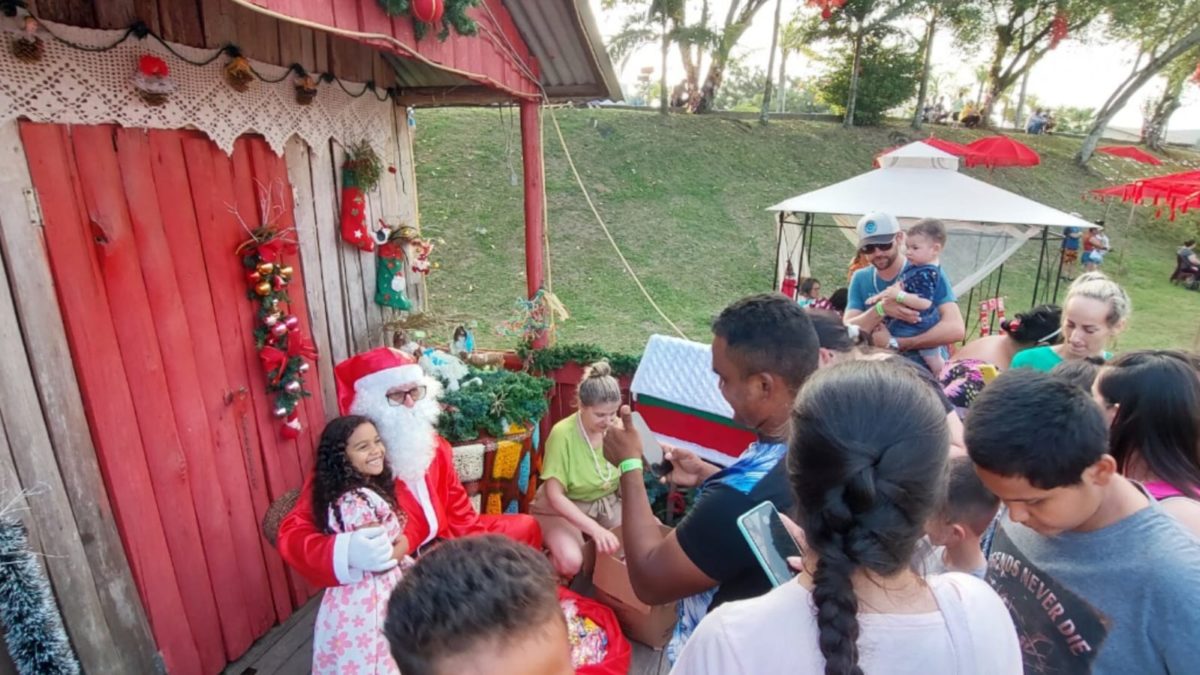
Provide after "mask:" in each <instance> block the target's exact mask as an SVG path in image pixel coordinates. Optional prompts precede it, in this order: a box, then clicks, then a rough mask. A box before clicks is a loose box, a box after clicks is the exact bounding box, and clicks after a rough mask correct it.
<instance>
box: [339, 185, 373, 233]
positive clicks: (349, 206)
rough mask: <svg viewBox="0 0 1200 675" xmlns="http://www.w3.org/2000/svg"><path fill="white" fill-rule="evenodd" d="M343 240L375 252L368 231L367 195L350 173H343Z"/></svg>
mask: <svg viewBox="0 0 1200 675" xmlns="http://www.w3.org/2000/svg"><path fill="white" fill-rule="evenodd" d="M342 239H345V240H346V241H347V242H348V243H350V244H353V245H354V246H357V247H358V248H360V249H362V250H364V251H374V250H375V241H374V239H373V238H372V236H371V232H370V231H369V230H368V229H367V195H366V193H364V192H363V190H362V188H361V187H359V186H358V185H357V184H356V183H355V181H354V174H353V173H352V172H350V171H342Z"/></svg>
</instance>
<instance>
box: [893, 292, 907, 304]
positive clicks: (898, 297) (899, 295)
mask: <svg viewBox="0 0 1200 675" xmlns="http://www.w3.org/2000/svg"><path fill="white" fill-rule="evenodd" d="M907 297H908V293H905V292H904V291H898V292H897V293H896V302H898V303H900V304H902V305H903V304H904V299H905V298H907Z"/></svg>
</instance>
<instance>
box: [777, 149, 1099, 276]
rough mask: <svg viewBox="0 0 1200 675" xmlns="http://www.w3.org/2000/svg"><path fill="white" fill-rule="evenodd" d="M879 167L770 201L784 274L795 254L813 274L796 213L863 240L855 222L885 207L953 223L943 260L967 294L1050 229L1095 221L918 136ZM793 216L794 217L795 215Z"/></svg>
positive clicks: (909, 219) (903, 215)
mask: <svg viewBox="0 0 1200 675" xmlns="http://www.w3.org/2000/svg"><path fill="white" fill-rule="evenodd" d="M879 164H880V168H878V169H875V170H874V171H868V172H867V173H864V174H861V175H858V176H855V177H854V178H850V179H848V180H844V181H842V182H840V183H835V184H833V185H830V186H828V187H824V188H821V189H819V190H814V191H812V192H808V193H805V194H802V195H799V196H797V197H792V198H791V199H787V200H785V201H782V202H780V203H778V204H776V205H775V206H772V207H770V208H769V209H768V210H769V211H775V212H778V213H779V214H780V215H779V260H778V265H779V268H778V278H782V277H783V271H784V269H785V267H786V265H787V263H788V262H789V261H791V262H792V264H793V266H794V269H797V270H800V272H799V273H800V274H801V276H807V275H808V265H807V262H808V261H807V260H805V259H803V255H802V253H801V252H802V251H803V250H804V242H803V237H804V231H803V229H802V227H803V225H802V223H801V222H800V221H799V220H797V219H796V218H795V214H812V215H814V216H815V215H830V216H832V217H833V219H834V221H835V222H836V223H837V224H838V225H839V226H841V227H842V228H843V229H842V231H843V232H845V233H846V235H847V236H848V237H849V238H850V239H851V241H852V242H855V243H857V238H856V235H855V233H854V226H855V223H856V222H857V221H858V219H859V217H861V216H862V215H863V214H865V213H873V212H877V211H882V212H884V213H890V214H892V215H894V216H896V217H897V218H898V219H899V220H900V222H901V223H902V224H903V225H905V226H907V225H909V224H911V223H913V222H915V221H917V220H920V219H922V218H937V219H938V220H941V221H942V222H943V223H945V224H946V229H947V231H948V241H947V244H946V248H945V251H944V252H943V256H942V266H943V268H944V269H945V270H946V274H947V275H948V276H949V277H950V279H951V280H952V281H953V282H954V283H953V286H954V291H955V292H956V293H958V294H962V293H965V292H966V291H967V290H969V289H970V288H971V287H973V286H974V285H975V284H977V283H979V281H980V280H982V279H983V278H984V277H986V276H987V275H988V274H990V273H991V272H992V271H993V270H994V269H996V268H997V267H999V266H1000V265H1001V264H1003V263H1004V261H1005V260H1007V259H1008V258H1009V257H1011V256H1012V254H1014V253H1016V251H1017V249H1019V248H1020V247H1021V246H1022V245H1023V244H1024V243H1025V242H1026V241H1028V240H1029V239H1030V238H1031V237H1033V236H1034V235H1036V234H1040V233H1041V232H1042V231H1043V228H1047V227H1050V228H1066V227H1078V228H1092V227H1095V225H1093V224H1092V223H1089V222H1088V221H1086V220H1083V219H1082V218H1079V217H1078V216H1075V215H1072V214H1069V213H1065V212H1063V211H1059V210H1058V209H1054V208H1051V207H1049V206H1046V205H1045V204H1041V203H1038V202H1035V201H1033V200H1032V199H1028V198H1026V197H1022V196H1021V195H1018V194H1014V193H1012V192H1009V191H1007V190H1003V189H1001V188H998V187H996V186H994V185H991V184H989V183H985V182H983V181H981V180H976V179H975V178H971V177H970V176H967V175H965V174H961V173H959V172H958V158H957V157H955V156H954V155H951V154H949V153H946V152H943V151H942V150H939V149H937V148H935V147H933V146H931V145H928V144H926V143H922V142H921V141H917V142H914V143H910V144H908V145H905V146H903V147H901V148H898V149H896V150H893V151H892V152H889V153H887V154H884V155H882V156H880V158H879ZM789 216H790V217H789Z"/></svg>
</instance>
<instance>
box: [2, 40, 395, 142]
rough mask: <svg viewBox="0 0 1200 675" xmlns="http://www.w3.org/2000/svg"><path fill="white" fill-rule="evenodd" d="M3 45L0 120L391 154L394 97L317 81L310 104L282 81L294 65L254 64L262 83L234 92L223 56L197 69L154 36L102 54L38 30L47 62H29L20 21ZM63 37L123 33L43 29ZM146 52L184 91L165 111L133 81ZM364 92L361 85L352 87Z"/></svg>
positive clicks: (290, 82)
mask: <svg viewBox="0 0 1200 675" xmlns="http://www.w3.org/2000/svg"><path fill="white" fill-rule="evenodd" d="M2 21H3V23H2V27H0V38H2V39H3V42H4V44H3V46H2V49H0V122H5V121H9V120H12V119H14V118H17V117H22V116H24V117H27V118H29V119H31V120H33V121H35V122H54V123H59V124H103V123H116V124H119V125H121V126H125V127H137V128H150V129H183V128H189V127H191V128H195V129H198V130H199V131H201V132H203V133H204V134H206V135H207V136H208V137H209V138H211V139H212V140H213V142H214V143H216V144H217V146H219V147H220V148H221V149H222V150H224V151H225V152H227V153H231V152H233V144H234V141H235V140H236V139H237V137H238V136H241V135H242V134H246V133H258V134H262V135H263V136H264V137H265V138H266V140H267V143H268V144H269V145H270V146H271V149H272V150H274V151H275V152H276V154H280V155H282V154H283V148H284V144H285V143H287V140H288V139H289V138H291V137H292V136H293V135H296V136H299V137H300V138H302V139H304V141H305V142H307V143H308V144H309V145H310V146H317V145H319V144H321V143H326V142H328V141H329V139H331V138H332V139H337V140H338V141H339V142H340V143H342V144H344V145H349V144H352V143H357V142H360V141H364V140H365V141H367V142H368V143H370V144H371V146H372V147H374V148H375V151H376V152H377V153H378V154H379V155H380V156H386V155H385V153H386V151H387V147H388V137H389V136H390V135H391V134H392V133H394V130H393V128H392V124H393V122H392V119H393V118H392V113H391V108H392V106H393V105H394V103H393V102H392V101H391V100H390V99H388V100H384V101H380V100H379V98H378V97H377V96H376V95H375V93H374V92H370V91H368V92H366V93H365V94H364V95H362V96H359V97H357V98H355V97H353V96H351V95H349V94H347V93H346V91H344V90H343V89H342V88H341V87H340V86H338V84H337V83H332V82H329V83H326V82H322V83H319V84H318V92H317V95H316V98H315V99H314V100H313V101H312V103H311V104H309V105H300V104H299V103H297V102H296V95H295V87H294V77H292V76H288V77H283V75H284V74H285V73H286V72H287V69H286V68H282V67H280V66H276V65H272V64H268V63H261V62H258V61H251V64H252V65H253V66H254V69H255V70H257V71H258V72H259V73H261V74H262V76H263V77H264V78H267V79H271V80H274V79H278V78H280V77H283V79H282V80H281V81H280V82H276V83H273V84H272V83H267V82H264V81H262V80H259V79H255V80H254V81H253V82H251V83H250V86H249V89H247V90H246V91H245V92H238V91H235V90H234V89H233V88H232V87H230V86H229V84H228V83H227V82H226V81H225V77H224V67H225V64H226V63H227V62H228V61H229V58H228V57H227V56H225V55H221V56H219V57H218V58H216V59H215V60H214V61H213V62H212V63H209V64H208V65H205V66H194V65H191V64H189V63H187V62H185V61H184V60H182V59H180V58H178V57H176V56H175V55H173V54H171V52H170V51H169V50H167V49H166V48H164V47H163V45H161V44H160V43H159V42H158V41H157V40H155V39H154V38H152V37H147V38H145V39H140V40H139V39H138V38H136V37H132V36H131V37H130V38H129V39H128V40H126V41H125V42H122V43H121V44H120V45H118V46H117V47H115V48H113V49H111V50H108V51H102V52H91V51H85V50H81V49H75V48H73V47H69V46H67V45H64V44H62V43H61V42H59V41H58V40H55V39H54V38H53V37H51V36H50V35H48V34H47V32H46V30H45V29H43V30H39V31H38V33H37V35H38V37H39V38H41V40H42V42H43V43H44V45H45V52H44V55H43V56H42V59H41V60H40V61H38V62H36V63H25V62H23V61H21V60H19V59H17V58H16V57H15V56H14V55H13V54H12V50H11V49H10V44H11V42H12V40H14V39H16V38H17V37H19V36H20V35H21V34H22V32H21V31H20V28H19V26H18V25H17V24H16V22H15V21H14V20H13V19H7V18H6V19H2ZM43 25H44V26H45V27H46V29H48V30H50V31H52V32H53V33H54V34H55V35H58V36H61V37H62V38H63V39H65V40H68V41H70V42H72V43H75V44H79V45H87V46H89V47H105V46H108V45H111V44H113V43H114V42H116V41H117V40H118V39H119V38H120V37H121V35H123V34H124V33H125V31H123V30H117V31H112V30H93V29H88V28H78V27H75V26H67V25H62V24H55V23H51V22H43ZM171 46H172V48H173V49H174V50H175V51H177V52H179V53H180V54H182V55H183V56H185V57H187V58H188V59H189V60H192V61H203V60H206V59H208V58H209V57H211V56H212V55H213V51H214V50H213V49H197V48H193V47H187V46H184V45H176V44H172V45H171ZM143 54H153V55H155V56H158V57H161V58H162V59H163V60H164V61H166V63H167V65H168V67H169V68H170V73H171V78H172V79H173V80H174V81H175V83H176V84H177V85H178V89H177V90H176V91H175V92H174V93H173V94H171V96H170V98H169V100H168V101H167V102H166V103H164V104H162V105H159V106H151V105H148V104H146V103H145V102H144V101H142V99H141V98H140V97H139V96H138V93H137V91H136V90H135V89H134V88H133V85H132V84H131V83H130V78H131V77H132V75H133V74H134V72H135V71H136V69H137V64H138V59H139V57H141V56H142V55H143ZM345 87H346V89H348V90H349V91H350V92H353V93H355V94H357V93H358V92H359V91H362V89H363V85H362V84H357V83H345Z"/></svg>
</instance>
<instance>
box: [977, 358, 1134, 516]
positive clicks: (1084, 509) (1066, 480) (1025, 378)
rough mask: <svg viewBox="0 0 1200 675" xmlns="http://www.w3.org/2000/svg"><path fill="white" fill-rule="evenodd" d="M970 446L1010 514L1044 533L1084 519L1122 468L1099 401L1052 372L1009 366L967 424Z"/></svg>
mask: <svg viewBox="0 0 1200 675" xmlns="http://www.w3.org/2000/svg"><path fill="white" fill-rule="evenodd" d="M965 427H966V433H965V438H966V442H967V452H968V453H969V454H970V456H971V459H972V461H974V462H975V467H976V471H978V472H979V477H980V479H981V480H982V481H983V484H984V485H985V486H986V487H987V488H988V490H990V491H991V492H992V494H995V495H996V496H997V497H999V498H1000V499H1001V500H1002V501H1003V502H1004V504H1005V505H1006V506H1008V508H1009V518H1011V519H1012V520H1013V521H1014V522H1018V523H1023V524H1025V525H1026V526H1028V527H1030V528H1032V529H1033V530H1035V531H1037V532H1040V533H1041V534H1044V535H1046V536H1053V535H1056V534H1060V533H1062V532H1066V531H1068V530H1073V529H1076V528H1078V527H1080V526H1083V525H1085V524H1086V523H1087V522H1088V521H1089V520H1090V519H1091V518H1092V517H1093V516H1094V515H1095V514H1096V511H1097V510H1098V509H1099V508H1100V504H1101V502H1102V501H1103V499H1104V495H1105V493H1106V492H1107V490H1108V488H1109V485H1110V484H1111V483H1112V481H1113V480H1114V477H1115V476H1116V474H1117V463H1116V461H1115V460H1114V459H1113V457H1112V456H1111V455H1109V454H1108V432H1107V428H1106V425H1105V423H1104V417H1103V415H1102V414H1101V411H1100V407H1099V406H1097V405H1096V402H1095V401H1093V400H1092V397H1091V396H1090V395H1088V393H1087V392H1085V391H1083V390H1082V389H1080V388H1079V387H1077V386H1075V385H1073V384H1068V383H1067V382H1063V381H1062V380H1059V379H1058V378H1056V377H1054V376H1052V375H1050V374H1049V373H1040V372H1036V371H1033V370H1029V369H1024V368H1021V369H1015V370H1010V371H1008V372H1006V373H1004V374H1003V375H1001V376H1000V377H998V378H996V379H995V380H994V381H993V382H992V383H991V384H989V385H988V386H987V387H986V388H984V390H983V392H982V393H980V394H979V397H978V398H977V399H975V402H974V403H973V404H972V405H971V410H970V412H968V413H967V420H966V423H965Z"/></svg>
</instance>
